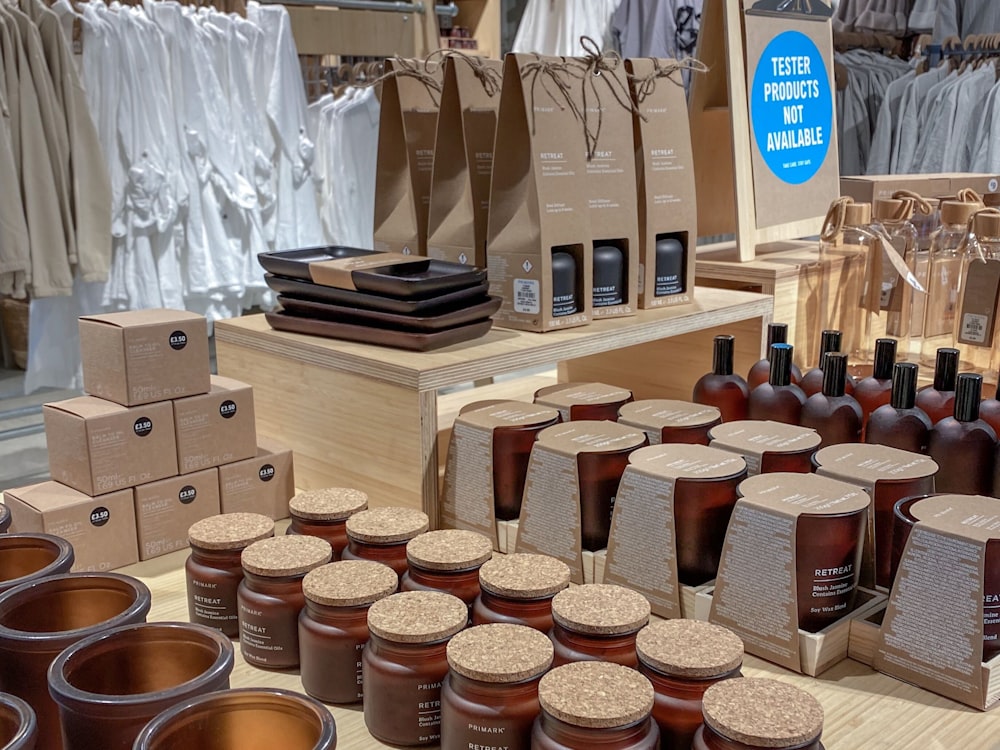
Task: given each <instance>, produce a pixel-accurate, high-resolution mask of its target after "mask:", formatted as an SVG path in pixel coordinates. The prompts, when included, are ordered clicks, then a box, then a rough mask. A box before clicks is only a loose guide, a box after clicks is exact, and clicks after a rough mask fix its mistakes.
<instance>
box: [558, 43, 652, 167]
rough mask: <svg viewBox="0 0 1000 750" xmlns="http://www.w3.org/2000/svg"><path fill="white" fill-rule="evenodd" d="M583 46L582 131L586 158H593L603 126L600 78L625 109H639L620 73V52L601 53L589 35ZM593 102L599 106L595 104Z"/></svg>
mask: <svg viewBox="0 0 1000 750" xmlns="http://www.w3.org/2000/svg"><path fill="white" fill-rule="evenodd" d="M580 46H581V47H583V51H584V52H585V53H586V54H584V55H583V57H582V58H580V60H579V61H578V62H577V65H580V66H581V67H582V69H581V70H580V71H579V74H580V81H581V83H582V87H581V88H582V94H581V99H582V102H583V125H584V127H583V133H584V137H585V138H586V142H587V161H590V160H591V159H593V158H594V153H595V152H596V151H597V143H598V140H599V139H600V137H601V128H602V127H603V126H604V107H603V102H602V101H601V92H600V89H599V88H598V87H599V86H600V85H601V81H603V82H604V83H603V85H604V87H606V88H607V90H608V91H610V92H611V95H612V96H613V97H614V99H615V101H617V102H618V104H619V106H621V108H622V109H626V110H628V111H629V112H631V113H632V114H633V115H638V114H639V111H638V109H637V107H636V104H635V102H633V101H632V94H631V92H630V91H629V90H628V83H627V80H626V79H625V77H624V76H619V75H618V70H619V69H620V68H621V67H622V66H624V64H625V61H624V60H622V58H621V55H619V54H618V53H617V52H602V51H601V48H600V46H599V45H598V44H597V42H595V41H594V40H593V39H591V38H590V37H589V36H581V37H580ZM574 72H576V71H574ZM593 104H596V106H592V105H593ZM595 113H596V115H597V122H596V124H594V123H593V114H595ZM640 116H641V115H640Z"/></svg>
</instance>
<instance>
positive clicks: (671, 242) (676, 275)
mask: <svg viewBox="0 0 1000 750" xmlns="http://www.w3.org/2000/svg"><path fill="white" fill-rule="evenodd" d="M685 270H686V269H685V268H684V245H682V244H681V242H680V240H677V239H675V238H674V237H662V238H659V239H657V240H656V287H655V289H654V293H655V295H656V296H657V297H666V296H667V295H670V294H683V293H684V292H685V289H684V284H685Z"/></svg>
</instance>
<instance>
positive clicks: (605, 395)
mask: <svg viewBox="0 0 1000 750" xmlns="http://www.w3.org/2000/svg"><path fill="white" fill-rule="evenodd" d="M631 400H632V392H631V391H630V390H628V389H627V388H618V387H617V386H613V385H605V384H604V383H559V384H558V385H550V386H546V387H545V388H539V389H538V390H537V391H535V403H536V404H544V405H545V406H552V407H554V408H556V409H558V410H559V413H560V414H561V415H562V420H563V421H564V422H578V421H580V420H585V419H591V420H602V419H606V420H608V421H609V422H617V421H618V410H619V409H621V408H622V406H624V405H625V404H627V403H628V402H629V401H631Z"/></svg>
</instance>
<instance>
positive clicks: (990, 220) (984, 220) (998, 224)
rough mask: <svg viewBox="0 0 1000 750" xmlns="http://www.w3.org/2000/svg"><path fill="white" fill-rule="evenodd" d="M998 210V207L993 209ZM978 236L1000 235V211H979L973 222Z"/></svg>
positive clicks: (973, 229) (973, 227) (973, 228)
mask: <svg viewBox="0 0 1000 750" xmlns="http://www.w3.org/2000/svg"><path fill="white" fill-rule="evenodd" d="M991 210H992V211H996V210H997V209H995V208H994V209H991ZM972 231H973V232H975V234H976V237H1000V213H979V214H976V219H975V221H974V222H973V223H972Z"/></svg>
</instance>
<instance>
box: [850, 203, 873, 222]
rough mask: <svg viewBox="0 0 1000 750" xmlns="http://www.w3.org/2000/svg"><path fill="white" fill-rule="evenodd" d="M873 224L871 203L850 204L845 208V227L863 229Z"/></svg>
mask: <svg viewBox="0 0 1000 750" xmlns="http://www.w3.org/2000/svg"><path fill="white" fill-rule="evenodd" d="M871 223H872V204H871V203H848V204H847V205H846V206H844V225H845V226H849V227H863V226H866V225H867V224H871Z"/></svg>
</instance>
